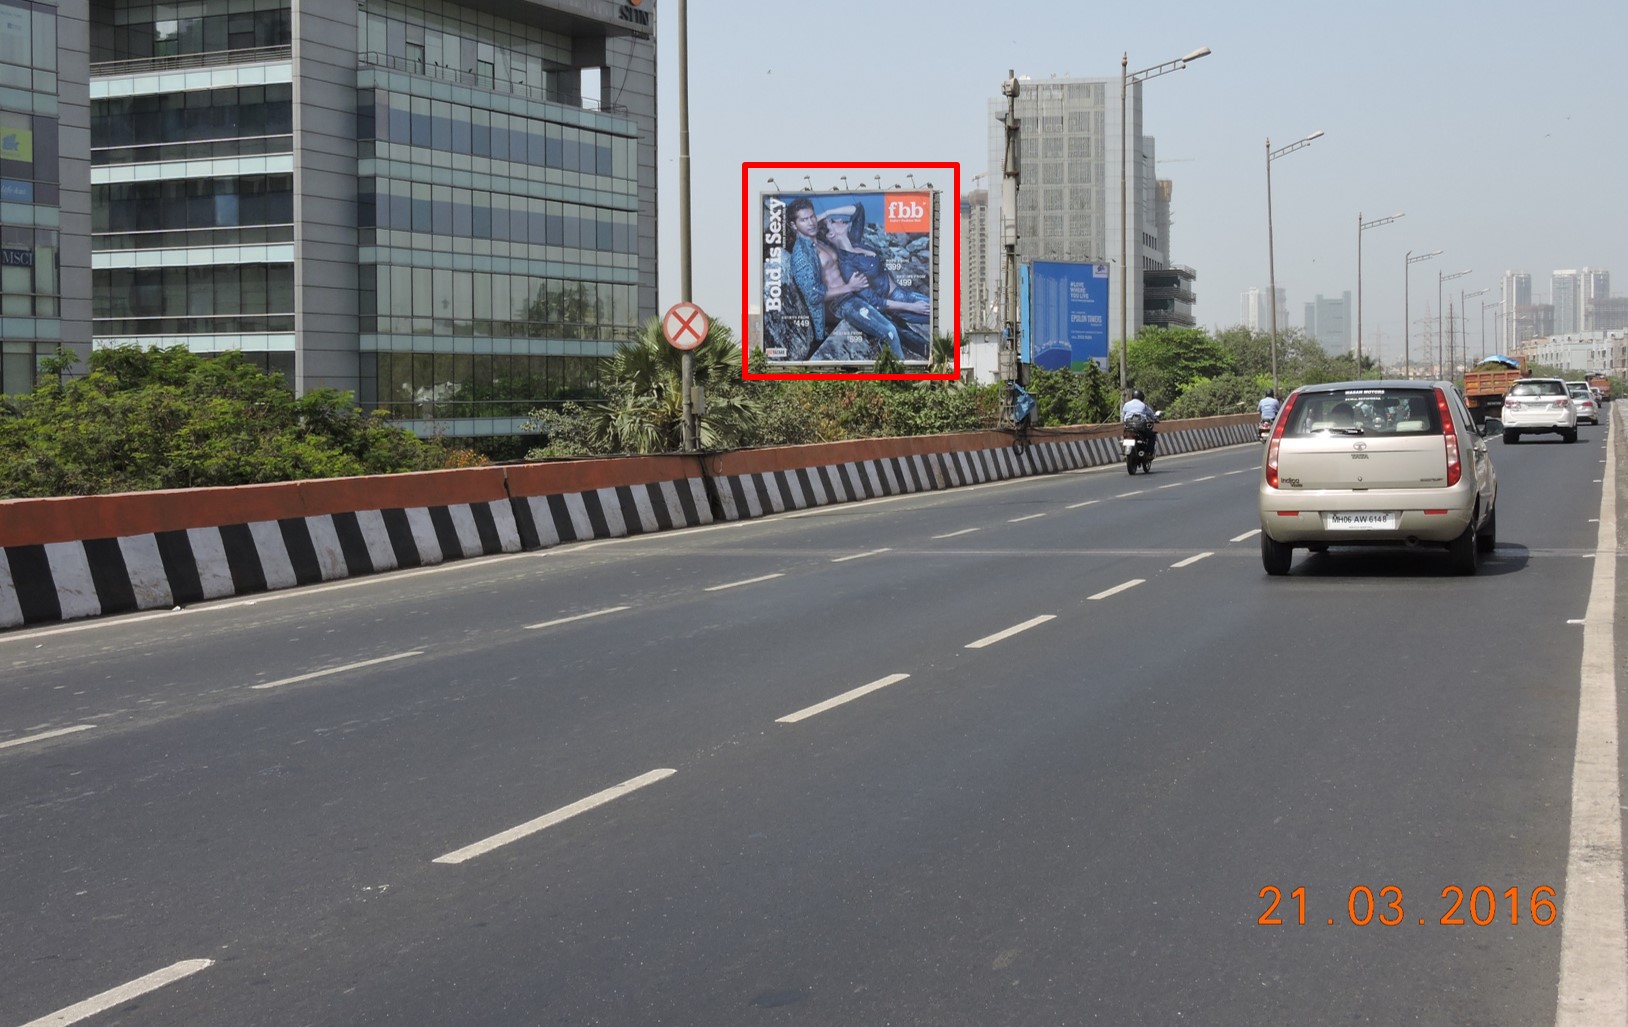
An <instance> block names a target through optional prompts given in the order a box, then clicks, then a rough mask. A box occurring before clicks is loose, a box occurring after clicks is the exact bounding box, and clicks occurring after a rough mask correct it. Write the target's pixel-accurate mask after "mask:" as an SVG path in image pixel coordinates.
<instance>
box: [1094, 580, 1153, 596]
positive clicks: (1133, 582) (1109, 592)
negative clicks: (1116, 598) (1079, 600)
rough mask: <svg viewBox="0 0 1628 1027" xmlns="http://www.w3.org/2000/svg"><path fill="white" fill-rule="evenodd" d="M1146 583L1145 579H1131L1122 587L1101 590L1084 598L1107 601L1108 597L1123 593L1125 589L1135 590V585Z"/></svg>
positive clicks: (1116, 586)
mask: <svg viewBox="0 0 1628 1027" xmlns="http://www.w3.org/2000/svg"><path fill="white" fill-rule="evenodd" d="M1146 581H1147V579H1146V578H1132V579H1131V580H1129V581H1127V582H1125V583H1124V584H1123V585H1115V586H1114V587H1113V588H1110V589H1105V590H1103V591H1101V592H1098V593H1097V594H1096V595H1094V596H1086V598H1087V599H1107V598H1108V597H1109V596H1113V595H1118V594H1119V593H1121V592H1123V591H1125V590H1126V589H1128V588H1135V587H1136V586H1137V585H1141V584H1144V583H1145V582H1146Z"/></svg>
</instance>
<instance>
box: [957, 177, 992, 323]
mask: <svg viewBox="0 0 1628 1027" xmlns="http://www.w3.org/2000/svg"><path fill="white" fill-rule="evenodd" d="M989 251H990V246H989V190H988V189H974V190H973V191H971V192H969V193H963V194H962V195H961V326H962V327H963V328H965V329H968V330H972V331H983V330H985V329H987V328H989V327H990V326H991V325H993V324H994V323H995V319H994V317H993V316H992V313H991V311H990V304H991V302H992V299H991V297H992V296H993V295H994V293H992V292H991V291H990V287H991V279H990V276H989Z"/></svg>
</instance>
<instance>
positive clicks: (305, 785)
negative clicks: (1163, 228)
mask: <svg viewBox="0 0 1628 1027" xmlns="http://www.w3.org/2000/svg"><path fill="white" fill-rule="evenodd" d="M1581 434H1582V439H1581V440H1580V441H1579V442H1578V443H1577V444H1575V445H1564V444H1562V443H1560V442H1559V441H1558V440H1553V441H1550V440H1547V439H1536V440H1529V441H1526V442H1523V443H1521V444H1519V445H1516V446H1504V445H1502V444H1501V443H1499V442H1496V441H1494V442H1493V443H1492V451H1493V456H1494V460H1495V461H1496V464H1497V467H1498V471H1499V476H1500V486H1501V487H1500V502H1499V539H1498V548H1497V551H1496V553H1495V554H1494V555H1493V556H1491V557H1489V558H1487V559H1486V560H1485V562H1484V564H1483V567H1482V570H1481V573H1480V574H1479V575H1478V576H1476V577H1473V578H1467V577H1458V576H1454V575H1452V574H1451V573H1450V571H1449V569H1448V567H1447V561H1446V554H1445V553H1442V552H1436V551H1417V552H1412V551H1404V550H1394V551H1393V550H1384V551H1359V550H1344V551H1342V550H1335V551H1333V552H1331V553H1329V554H1326V555H1317V556H1312V555H1308V554H1305V553H1304V552H1299V553H1297V554H1296V560H1295V564H1294V567H1293V570H1292V572H1291V573H1290V575H1289V576H1287V577H1285V578H1267V577H1266V576H1265V575H1264V573H1263V572H1262V568H1261V563H1260V556H1259V540H1258V536H1257V534H1255V532H1256V529H1257V527H1258V517H1257V515H1256V512H1255V501H1254V492H1255V489H1256V477H1257V474H1258V466H1259V461H1260V456H1261V452H1260V449H1259V448H1258V447H1256V446H1253V445H1252V446H1248V447H1234V448H1230V449H1226V450H1221V451H1214V452H1208V453H1202V454H1192V455H1187V456H1179V457H1161V458H1159V459H1158V460H1156V461H1155V463H1154V466H1153V473H1152V474H1150V475H1140V474H1139V475H1136V476H1135V477H1129V476H1127V475H1126V474H1125V473H1124V471H1123V469H1117V470H1116V469H1114V468H1104V469H1097V470H1093V471H1089V472H1083V473H1072V474H1063V475H1057V476H1053V477H1048V478H1043V479H1032V480H1024V481H1017V482H1008V483H1001V484H995V485H988V486H981V487H975V488H968V489H961V490H955V491H952V492H945V493H932V494H927V495H914V496H905V497H896V498H893V499H888V500H878V501H873V502H869V503H863V504H855V505H848V506H840V507H834V508H825V509H821V510H815V511H807V512H803V513H800V514H787V515H780V516H775V517H770V518H765V519H762V520H759V521H754V522H749V523H743V524H735V525H728V526H719V527H714V528H701V529H692V530H687V531H681V532H671V533H666V534H662V535H655V536H645V537H640V538H636V539H631V540H620V541H615V542H600V543H587V544H581V545H570V546H564V547H560V548H557V549H553V550H548V551H545V552H543V553H540V554H522V555H516V556H511V557H501V558H492V559H486V560H478V561H473V562H468V563H460V564H455V565H450V566H444V567H439V568H432V569H427V570H423V571H416V572H404V573H400V574H393V575H388V576H384V577H379V578H373V579H360V580H355V581H347V582H341V583H334V584H330V585H326V586H319V587H314V588H310V589H304V590H299V591H294V592H288V593H279V594H275V595H266V596H261V597H259V598H257V599H250V600H232V601H223V602H219V603H214V604H205V605H200V606H197V607H193V608H190V609H187V610H184V611H178V612H163V613H153V614H142V615H134V616H129V617H123V618H114V619H108V620H105V621H101V622H96V623H89V624H76V625H70V626H66V627H61V628H53V629H43V630H30V631H15V632H10V633H6V634H0V1027H21V1025H24V1024H28V1025H30V1027H33V1025H35V1024H53V1025H64V1024H69V1023H86V1024H90V1025H96V1027H102V1025H113V1024H119V1025H194V1024H197V1025H222V1024H232V1025H258V1024H266V1025H278V1027H288V1025H300V1024H313V1025H335V1024H342V1025H363V1024H448V1025H454V1024H455V1025H486V1024H493V1025H510V1024H571V1025H582V1024H606V1025H645V1024H675V1025H676V1024H684V1025H689V1024H696V1025H737V1024H746V1025H750V1024H821V1025H824V1024H833V1025H848V1024H867V1025H882V1024H895V1025H904V1024H927V1025H963V1024H965V1025H996V1024H1003V1025H1004V1024H1023V1025H1028V1024H1099V1023H1100V1024H1142V1023H1146V1024H1176V1023H1193V1024H1313V1023H1329V1024H1415V1023H1418V1024H1454V1025H1459V1024H1477V1025H1484V1024H1511V1025H1531V1024H1548V1023H1554V1022H1556V1016H1557V1009H1559V1010H1560V1011H1561V1012H1562V1014H1564V1013H1565V1011H1566V1010H1567V1008H1568V1005H1569V1004H1571V1005H1572V1006H1574V1007H1575V1008H1576V1009H1581V1010H1583V1011H1584V1015H1583V1018H1582V1019H1581V1020H1579V1021H1578V1022H1589V1019H1588V1017H1589V1016H1592V1015H1594V1014H1596V1013H1598V1012H1600V1011H1601V1010H1611V1009H1614V1008H1616V1007H1613V1006H1612V1005H1611V1003H1612V1002H1614V1001H1617V996H1618V991H1617V989H1620V987H1621V980H1620V975H1621V972H1622V967H1621V966H1616V977H1613V973H1612V966H1613V965H1615V962H1614V961H1615V956H1614V955H1613V953H1615V952H1617V951H1620V949H1613V948H1612V946H1613V945H1616V946H1620V945H1621V944H1622V941H1621V931H1622V922H1621V915H1620V902H1621V899H1622V896H1621V884H1622V881H1621V873H1620V866H1621V864H1620V849H1621V836H1620V819H1619V820H1617V821H1615V822H1614V823H1615V830H1616V831H1617V836H1616V838H1615V844H1616V857H1617V860H1618V862H1617V863H1616V864H1615V868H1616V875H1617V876H1616V877H1615V878H1613V877H1611V870H1612V864H1611V862H1610V858H1609V856H1610V853H1609V851H1608V850H1609V849H1610V848H1611V845H1610V844H1609V842H1610V839H1607V840H1606V843H1605V844H1603V845H1602V844H1601V843H1600V836H1599V835H1594V836H1584V841H1585V843H1587V844H1585V845H1584V846H1583V850H1586V851H1583V850H1579V848H1578V841H1577V836H1578V831H1579V830H1580V829H1582V828H1594V829H1599V830H1603V831H1605V832H1606V834H1609V832H1610V830H1611V829H1612V828H1611V825H1612V824H1613V821H1611V820H1610V819H1609V812H1610V811H1608V810H1606V807H1607V806H1609V805H1610V803H1609V802H1606V801H1603V800H1601V801H1595V802H1593V804H1592V805H1591V806H1590V807H1589V808H1590V809H1591V810H1593V813H1592V814H1591V816H1593V815H1595V814H1597V815H1599V816H1600V817H1602V818H1604V819H1601V820H1599V821H1598V822H1596V821H1593V820H1589V819H1587V818H1581V817H1579V818H1574V816H1573V804H1574V801H1575V800H1576V796H1575V795H1574V778H1576V777H1577V776H1578V774H1579V773H1581V771H1580V770H1579V769H1577V768H1581V767H1583V766H1584V764H1585V763H1587V764H1588V765H1589V766H1591V767H1593V768H1595V770H1596V771H1601V773H1603V779H1604V780H1606V781H1608V782H1609V784H1610V785H1611V786H1612V787H1616V786H1617V785H1618V784H1619V783H1620V777H1619V775H1620V767H1619V766H1618V764H1617V754H1616V752H1615V750H1612V751H1610V752H1609V753H1607V754H1606V755H1605V756H1604V757H1602V758H1601V759H1600V760H1594V759H1593V756H1592V754H1593V753H1594V752H1595V750H1593V749H1590V748H1587V747H1585V748H1583V749H1580V748H1579V744H1578V738H1579V710H1580V708H1586V707H1583V706H1582V705H1581V704H1585V703H1586V702H1587V701H1588V698H1587V697H1588V696H1589V695H1590V692H1589V691H1588V684H1589V682H1590V680H1591V673H1592V674H1593V677H1594V678H1595V679H1598V680H1595V684H1596V685H1598V686H1599V687H1598V688H1597V689H1596V692H1595V693H1594V694H1596V695H1603V696H1605V697H1607V698H1610V699H1613V700H1614V697H1615V694H1616V690H1617V688H1618V686H1619V685H1620V681H1619V680H1618V679H1617V676H1616V674H1615V659H1614V656H1607V657H1606V658H1605V659H1604V662H1603V670H1602V669H1601V667H1600V666H1597V664H1599V663H1600V661H1599V660H1595V661H1594V664H1596V666H1594V670H1593V671H1591V670H1590V666H1591V664H1590V661H1589V660H1587V659H1585V641H1586V639H1588V638H1592V639H1593V640H1594V642H1595V643H1597V644H1601V645H1605V646H1607V647H1609V646H1610V644H1611V640H1612V638H1613V637H1614V632H1615V628H1616V626H1617V621H1616V617H1617V614H1616V610H1617V608H1618V606H1619V605H1620V604H1617V603H1615V584H1614V583H1615V578H1614V576H1612V575H1606V578H1607V579H1608V580H1607V582H1606V584H1605V585H1603V586H1602V585H1600V584H1599V581H1600V578H1601V575H1600V574H1599V573H1598V571H1600V570H1604V571H1614V569H1615V565H1616V560H1617V556H1616V549H1617V547H1616V541H1615V538H1614V537H1613V535H1612V529H1613V528H1614V523H1613V520H1612V518H1613V516H1614V513H1613V511H1614V505H1613V503H1614V497H1607V496H1606V495H1605V494H1604V493H1603V492H1602V490H1603V489H1604V488H1605V486H1604V484H1603V481H1602V479H1604V478H1606V476H1607V473H1606V472H1607V470H1608V466H1607V463H1606V461H1607V458H1608V455H1609V453H1608V446H1607V436H1608V431H1607V429H1606V428H1605V427H1600V428H1585V429H1583V431H1582V433H1581ZM1607 498H1611V499H1612V500H1613V503H1604V502H1602V501H1603V500H1605V499H1607ZM1602 517H1604V520H1605V522H1606V527H1605V530H1604V531H1603V532H1602V526H1601V519H1602ZM1602 537H1603V538H1604V547H1605V548H1604V557H1603V560H1602V558H1601V556H1600V552H1601V546H1602ZM1602 563H1603V564H1604V566H1603V567H1602ZM1591 597H1592V602H1591ZM1588 632H1594V634H1593V635H1588V634H1587V633H1588ZM1602 639H1603V641H1602ZM1605 652H1607V653H1608V654H1610V653H1614V650H1612V649H1609V648H1607V649H1606V650H1605ZM1614 710H1615V708H1614V707H1613V708H1612V712H1613V713H1614ZM1585 720H1589V717H1588V716H1585ZM1589 722H1590V723H1596V726H1605V727H1609V728H1611V729H1612V731H1611V732H1610V735H1611V739H1612V741H1613V743H1614V739H1615V737H1616V735H1615V728H1616V727H1617V724H1616V723H1615V716H1603V715H1602V717H1600V718H1594V719H1593V720H1589ZM1607 722H1608V723H1607ZM1580 753H1582V754H1583V755H1582V756H1580V755H1579V754H1580ZM1584 757H1587V759H1585V758H1584ZM1602 768H1603V770H1602ZM1596 776H1597V777H1599V776H1600V774H1596ZM1597 798H1598V796H1596V799H1597ZM1601 825H1604V826H1603V827H1602V826H1601ZM1590 838H1592V841H1589V839H1590ZM1580 851H1582V852H1583V854H1582V857H1580V856H1579V852H1580ZM1590 853H1592V856H1590V855H1589V854H1590ZM1580 858H1582V859H1583V862H1582V863H1579V862H1578V860H1579V859H1580ZM1590 859H1592V860H1593V861H1592V862H1590V861H1589V860H1590ZM1579 866H1584V867H1586V868H1587V873H1590V874H1595V875H1596V876H1598V877H1599V878H1600V880H1602V881H1603V882H1604V890H1603V894H1605V895H1606V896H1607V897H1608V898H1609V897H1610V894H1611V893H1612V892H1614V893H1615V899H1616V901H1617V902H1618V903H1619V905H1618V907H1617V912H1616V919H1615V923H1614V926H1613V923H1612V919H1611V916H1610V915H1609V914H1610V908H1609V907H1610V903H1609V902H1605V903H1604V904H1603V906H1602V903H1600V902H1596V901H1594V900H1593V899H1592V898H1591V899H1590V902H1589V903H1588V905H1589V906H1590V909H1598V908H1604V909H1605V911H1606V914H1607V915H1605V916H1604V917H1603V925H1602V918H1601V917H1600V916H1599V915H1597V914H1595V913H1590V912H1589V911H1588V910H1574V909H1572V908H1570V907H1567V905H1566V901H1567V898H1568V894H1569V892H1568V872H1569V868H1571V869H1570V873H1571V875H1572V882H1571V883H1572V884H1576V885H1578V886H1579V887H1581V886H1582V880H1583V876H1584V871H1581V870H1578V869H1577V867H1579ZM1567 946H1571V948H1570V949H1569V950H1568V949H1567ZM1563 950H1566V951H1570V952H1571V953H1572V955H1571V956H1568V957H1567V958H1568V959H1569V960H1572V962H1571V963H1570V964H1569V967H1568V968H1567V969H1566V971H1565V972H1564V974H1563V967H1562V952H1563ZM1602 952H1603V953H1604V954H1605V960H1604V963H1603V964H1601V963H1600V960H1599V959H1598V958H1595V955H1596V954H1598V953H1602ZM1591 958H1594V962H1592V963H1591V962H1590V959H1591ZM1602 965H1603V970H1602V969H1601V966H1602ZM1602 1003H1603V1004H1602ZM1601 1022H1604V1021H1601Z"/></svg>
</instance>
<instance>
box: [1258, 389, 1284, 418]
mask: <svg viewBox="0 0 1628 1027" xmlns="http://www.w3.org/2000/svg"><path fill="white" fill-rule="evenodd" d="M1259 406H1260V409H1261V420H1263V421H1275V420H1277V419H1278V410H1280V409H1281V408H1282V404H1281V403H1279V402H1278V394H1277V392H1276V390H1274V389H1267V390H1266V395H1264V396H1262V397H1261V401H1260V404H1259Z"/></svg>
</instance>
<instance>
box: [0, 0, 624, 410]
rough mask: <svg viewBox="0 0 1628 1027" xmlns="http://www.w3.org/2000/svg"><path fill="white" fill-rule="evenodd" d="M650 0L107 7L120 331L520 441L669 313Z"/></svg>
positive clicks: (110, 243)
mask: <svg viewBox="0 0 1628 1027" xmlns="http://www.w3.org/2000/svg"><path fill="white" fill-rule="evenodd" d="M12 2H16V0H0V3H12ZM652 6H653V4H651V2H650V0H643V2H642V3H633V4H630V3H617V2H614V0H558V2H555V3H534V2H527V0H463V2H452V0H359V2H358V3H357V4H356V5H355V6H354V7H351V6H350V5H348V4H346V5H338V4H333V3H316V2H311V0H187V2H181V3H152V2H150V0H93V2H92V4H91V31H90V41H91V62H92V63H91V81H90V98H91V147H92V151H91V152H92V164H93V167H92V169H91V181H92V183H93V185H92V191H93V200H94V202H93V213H94V218H93V233H94V235H93V238H94V249H95V252H94V256H93V261H94V268H95V289H94V296H95V318H96V320H95V341H96V344H98V345H114V344H119V343H126V342H135V343H139V344H152V343H157V344H165V345H175V344H183V345H186V346H188V347H190V348H192V349H194V350H197V351H201V352H218V351H223V350H239V351H241V352H243V353H244V354H245V355H247V356H249V357H250V358H251V359H253V360H254V361H255V362H257V363H259V364H260V365H261V366H263V367H266V368H267V369H269V370H275V371H279V372H281V373H283V374H284V375H285V376H287V378H288V380H289V382H290V385H291V386H292V387H294V388H295V389H296V390H298V391H304V390H307V389H312V388H322V387H328V388H339V389H346V390H350V391H354V392H355V393H356V394H357V396H358V398H359V399H360V400H361V401H362V403H363V404H364V405H365V406H376V407H380V408H383V409H386V410H388V411H390V412H391V413H393V414H395V415H397V416H399V417H402V418H404V419H406V420H407V421H408V422H409V423H411V424H412V425H413V426H414V427H416V428H418V429H419V430H421V431H425V432H429V431H440V432H444V433H446V434H449V435H455V436H469V435H484V434H512V433H514V432H515V431H517V430H518V425H519V422H520V421H521V420H523V419H524V415H525V414H526V412H527V411H528V410H530V409H532V408H533V407H535V406H536V405H538V404H539V403H542V402H547V401H549V400H552V399H557V398H559V397H562V396H570V395H574V394H577V393H579V392H580V390H582V389H584V388H586V387H588V386H590V385H591V384H592V382H593V381H594V379H595V377H596V376H597V373H598V368H599V366H600V365H601V363H602V362H603V360H604V358H605V357H607V356H609V355H610V353H611V352H612V350H613V349H614V346H615V343H616V342H617V340H620V339H625V338H627V337H628V336H630V335H631V334H632V333H633V332H634V331H636V329H637V327H638V325H639V324H640V323H641V322H642V321H644V320H645V319H647V318H649V317H651V316H653V315H654V314H655V312H656V311H655V305H656V278H655V264H656V261H655V255H656V254H655V248H656V232H655V213H656V199H655V188H654V184H655V45H654V39H653V35H652V32H653V29H652V23H653V20H654V19H653V17H652V12H651V10H650V9H651V7H652Z"/></svg>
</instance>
